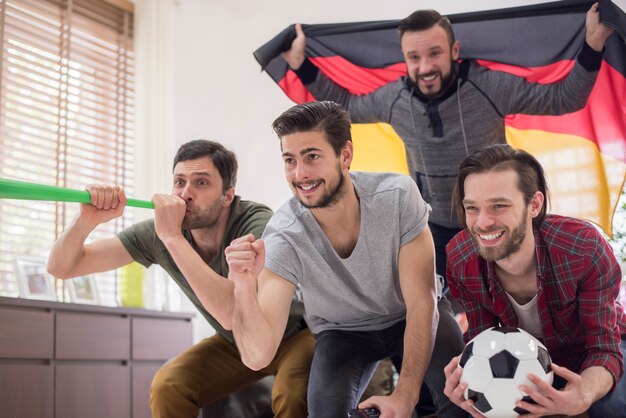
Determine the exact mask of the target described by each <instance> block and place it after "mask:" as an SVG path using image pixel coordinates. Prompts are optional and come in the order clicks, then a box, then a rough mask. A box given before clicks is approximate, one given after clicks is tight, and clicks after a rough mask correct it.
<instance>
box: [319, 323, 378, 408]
mask: <svg viewBox="0 0 626 418" xmlns="http://www.w3.org/2000/svg"><path fill="white" fill-rule="evenodd" d="M369 336H370V334H369V333H367V332H344V331H323V332H321V333H320V334H318V335H317V337H316V345H315V352H314V355H313V362H312V364H311V376H310V380H309V390H308V404H309V416H312V417H316V418H326V417H328V418H336V417H344V416H346V415H347V413H348V411H349V410H350V409H352V408H354V407H355V406H356V404H357V402H358V400H359V398H360V397H361V395H362V394H363V391H365V388H366V387H367V383H368V382H369V380H370V379H371V377H372V374H373V373H374V370H375V369H376V366H377V365H378V361H379V360H380V359H381V358H382V356H379V355H378V353H376V352H374V351H372V350H370V349H369V348H370V347H371V346H375V345H376V342H374V341H371V340H370V338H369Z"/></svg>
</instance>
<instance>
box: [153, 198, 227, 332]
mask: <svg viewBox="0 0 626 418" xmlns="http://www.w3.org/2000/svg"><path fill="white" fill-rule="evenodd" d="M152 201H153V202H154V227H155V230H156V234H157V236H158V237H159V239H160V240H161V241H162V242H163V245H165V247H166V248H167V251H168V252H169V254H170V255H171V256H172V259H173V260H174V262H175V263H176V266H177V267H178V268H179V269H180V271H181V273H182V274H183V276H185V279H186V280H187V282H188V283H189V285H190V286H191V288H192V289H193V291H194V293H195V294H196V295H197V296H198V299H199V300H200V302H201V303H202V306H204V308H205V309H206V310H207V312H209V313H210V314H211V315H212V316H213V317H214V318H215V319H216V320H217V321H218V322H219V323H220V325H222V326H223V327H224V328H225V329H231V327H232V314H233V306H234V296H233V291H234V288H235V287H234V285H233V282H232V281H230V280H227V279H226V278H225V277H223V276H221V275H220V274H218V273H216V272H215V271H214V270H213V269H212V268H211V267H209V266H208V265H207V263H206V262H205V261H204V260H203V259H202V257H201V256H200V254H198V252H197V251H196V250H195V249H194V248H193V247H192V246H191V244H190V243H189V241H187V239H186V238H185V237H184V236H183V233H182V223H183V219H184V218H185V211H186V209H187V205H186V204H185V201H184V200H183V199H181V198H180V197H179V196H176V195H171V194H156V195H154V196H153V198H152Z"/></svg>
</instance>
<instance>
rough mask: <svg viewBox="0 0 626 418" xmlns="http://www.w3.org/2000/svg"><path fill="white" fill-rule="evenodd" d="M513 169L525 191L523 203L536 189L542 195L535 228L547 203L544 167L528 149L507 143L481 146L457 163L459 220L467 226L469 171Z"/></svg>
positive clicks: (455, 191)
mask: <svg viewBox="0 0 626 418" xmlns="http://www.w3.org/2000/svg"><path fill="white" fill-rule="evenodd" d="M504 170H513V171H515V172H516V173H517V179H518V180H517V186H518V188H519V190H520V191H521V192H522V194H523V195H524V203H526V205H528V204H529V203H530V200H531V199H532V197H533V196H534V195H535V193H536V192H538V191H539V192H541V193H543V195H544V196H545V201H544V205H543V207H542V208H541V210H540V211H539V215H538V216H537V217H536V218H534V219H533V226H534V227H535V228H538V227H539V226H540V225H541V223H542V222H543V220H544V219H545V217H546V213H547V207H548V185H547V184H546V177H545V175H544V172H543V168H542V167H541V164H539V161H537V159H536V158H535V157H533V156H532V155H530V154H529V153H528V152H526V151H524V150H521V149H515V148H513V147H512V146H510V145H508V144H496V145H491V146H489V147H486V148H483V149H480V150H478V151H476V152H474V153H473V154H471V155H469V156H467V157H466V158H465V159H464V160H463V162H462V163H461V166H460V167H459V176H458V178H457V182H456V186H455V188H454V192H453V197H454V203H455V205H456V210H457V215H458V218H459V223H460V224H461V225H462V226H463V228H467V223H466V222H465V208H464V207H463V199H465V179H466V178H467V176H469V175H470V174H477V173H485V172H488V171H504Z"/></svg>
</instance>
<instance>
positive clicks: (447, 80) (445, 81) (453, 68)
mask: <svg viewBox="0 0 626 418" xmlns="http://www.w3.org/2000/svg"><path fill="white" fill-rule="evenodd" d="M450 62H451V65H450V72H449V73H448V74H447V75H445V76H444V74H442V73H441V71H431V72H430V73H428V74H420V75H417V74H414V77H409V80H410V81H411V85H412V86H413V90H414V91H415V92H416V93H417V94H418V96H421V97H422V98H423V99H427V100H433V99H436V98H438V97H441V96H443V95H444V94H445V93H446V92H447V91H448V89H449V88H450V86H451V85H452V83H453V82H454V80H455V79H456V75H457V72H458V68H457V67H458V64H457V63H456V62H455V61H454V60H453V59H452V55H450ZM434 74H439V76H440V79H441V83H440V84H439V89H438V90H436V91H434V90H428V91H424V90H422V89H421V88H420V85H419V82H418V79H419V77H423V76H429V75H434Z"/></svg>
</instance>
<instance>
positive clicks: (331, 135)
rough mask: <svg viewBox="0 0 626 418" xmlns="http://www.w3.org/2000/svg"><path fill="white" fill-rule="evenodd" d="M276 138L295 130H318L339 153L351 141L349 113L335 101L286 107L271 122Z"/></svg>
mask: <svg viewBox="0 0 626 418" xmlns="http://www.w3.org/2000/svg"><path fill="white" fill-rule="evenodd" d="M272 128H273V129H274V132H276V134H277V135H278V138H281V139H282V137H284V136H285V135H290V134H293V133H296V132H309V131H319V132H322V133H323V134H324V135H325V136H326V140H327V141H328V142H329V143H330V145H332V147H333V149H334V150H335V153H336V154H337V155H339V154H340V153H341V150H342V148H343V147H344V145H345V144H346V142H348V141H352V134H351V132H350V115H348V112H346V111H345V109H344V108H343V107H341V106H340V105H339V104H337V103H335V102H330V101H324V102H309V103H304V104H299V105H296V106H293V107H292V108H290V109H287V110H286V111H285V112H284V113H283V114H282V115H280V116H279V117H278V118H276V120H275V121H274V123H272Z"/></svg>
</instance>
